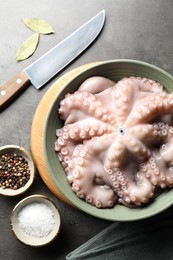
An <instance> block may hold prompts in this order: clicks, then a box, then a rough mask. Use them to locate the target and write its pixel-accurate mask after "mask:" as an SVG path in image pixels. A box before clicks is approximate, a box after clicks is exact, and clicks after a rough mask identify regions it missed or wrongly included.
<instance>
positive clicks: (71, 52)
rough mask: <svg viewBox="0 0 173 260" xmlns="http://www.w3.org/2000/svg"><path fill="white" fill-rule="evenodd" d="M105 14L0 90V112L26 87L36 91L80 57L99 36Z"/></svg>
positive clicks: (101, 13) (75, 32) (92, 20)
mask: <svg viewBox="0 0 173 260" xmlns="http://www.w3.org/2000/svg"><path fill="white" fill-rule="evenodd" d="M104 21H105V10H103V11H101V12H100V13H98V14H97V15H96V16H94V17H93V18H92V19H90V20H89V21H88V22H86V23H85V24H84V25H82V26H81V27H80V28H78V29H77V30H76V31H74V32H73V33H72V34H70V35H69V36H68V37H67V38H65V39H64V40H63V41H61V42H60V43H58V44H57V45H56V46H55V47H53V48H52V49H51V50H49V51H48V52H47V53H45V54H44V55H43V56H41V57H40V58H39V59H37V60H36V61H35V62H33V63H32V64H31V65H29V66H28V67H27V68H25V69H24V70H22V71H20V72H19V73H18V74H17V75H15V76H14V77H13V78H11V79H10V80H9V81H7V83H5V84H4V85H2V86H0V111H1V110H2V109H3V108H4V107H6V105H8V104H9V103H10V101H12V100H13V99H14V98H15V97H16V96H17V94H18V93H19V92H20V91H21V90H23V89H25V88H26V86H27V85H29V84H30V83H31V84H32V85H33V86H34V87H35V88H36V89H39V88H40V87H42V86H43V85H44V84H45V83H46V82H48V81H49V80H50V79H51V78H52V77H54V76H55V75H56V74H57V73H58V72H60V71H61V70H62V69H63V68H65V67H66V66H67V65H68V64H69V63H70V62H72V61H73V60H74V59H75V58H76V57H77V56H78V55H79V54H81V53H82V52H83V51H84V50H85V49H86V48H87V47H88V46H89V45H90V44H91V43H92V42H93V41H94V40H95V39H96V37H97V36H98V35H99V33H100V32H101V30H102V28H103V25H104Z"/></svg>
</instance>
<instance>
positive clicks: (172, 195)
mask: <svg viewBox="0 0 173 260" xmlns="http://www.w3.org/2000/svg"><path fill="white" fill-rule="evenodd" d="M110 63H131V64H136V65H142V66H144V67H146V66H147V67H148V68H151V69H153V70H154V71H156V72H158V73H161V74H162V75H164V76H165V77H166V78H168V79H169V81H172V82H173V76H172V75H171V74H169V73H168V72H166V71H165V70H163V69H161V68H159V67H157V66H156V65H153V64H150V63H147V62H144V61H140V60H133V59H115V60H107V61H101V62H98V63H96V64H93V65H91V67H89V68H87V69H84V70H83V71H82V72H79V73H77V75H75V76H74V77H72V78H71V79H70V80H69V81H68V82H67V83H66V84H64V86H63V87H62V88H61V89H60V90H59V91H58V92H57V94H56V95H55V97H54V99H53V101H52V104H51V105H50V107H49V110H48V112H47V115H46V119H45V123H44V126H43V148H44V158H45V162H46V166H47V168H48V171H49V173H50V177H51V179H52V180H53V182H54V183H55V185H56V186H57V188H58V189H59V190H60V192H61V193H62V194H63V195H64V196H65V197H66V198H67V199H68V200H69V201H70V202H71V203H72V204H73V205H74V206H76V207H77V208H78V209H80V210H82V211H83V212H85V213H87V214H89V215H92V216H95V217H97V218H102V219H106V220H111V221H135V220H140V219H144V218H148V217H151V216H154V215H156V214H158V213H160V212H162V211H163V210H166V209H167V208H169V207H170V206H171V205H172V204H173V189H172V190H171V189H169V190H167V189H166V190H165V191H163V192H162V195H160V196H158V197H157V198H156V199H155V201H158V202H159V203H160V207H159V209H158V208H154V207H153V206H152V205H153V204H154V203H151V204H150V203H149V204H147V205H150V207H151V208H152V212H147V211H146V210H145V209H146V208H147V206H145V207H141V208H127V207H125V208H126V210H125V211H126V215H124V216H123V218H122V216H120V215H121V214H120V215H118V214H117V216H116V217H114V216H107V214H106V212H107V211H108V210H111V209H97V208H95V207H94V206H92V205H90V204H89V207H91V208H92V210H88V203H87V202H85V201H84V203H85V205H84V206H83V204H84V203H79V204H78V203H74V200H73V199H71V197H70V196H69V195H68V194H67V192H66V191H65V190H64V189H63V188H62V187H61V185H59V184H58V181H57V180H56V179H55V176H54V173H53V172H52V168H51V166H50V164H49V162H48V154H47V152H46V148H45V146H46V145H45V144H46V131H47V129H46V128H47V122H48V119H49V116H50V114H51V111H52V109H53V107H54V106H55V103H56V101H57V98H58V96H60V95H61V93H62V92H63V91H64V89H65V88H66V87H67V86H68V85H69V84H70V83H71V82H72V81H73V80H74V78H77V77H80V75H82V74H83V73H85V72H87V71H90V70H92V69H93V68H96V67H100V66H103V65H104V66H105V65H106V64H110ZM167 90H168V91H169V89H167ZM75 196H76V195H75ZM163 196H166V198H167V204H166V205H165V202H164V201H162V197H163ZM76 197H77V196H76ZM78 199H79V200H80V201H82V200H81V199H80V198H78ZM85 206H87V209H86V207H85ZM116 207H124V206H121V205H116V206H115V208H116ZM98 210H99V211H100V212H102V214H100V215H99V216H98V213H97V211H98ZM129 215H131V217H129Z"/></svg>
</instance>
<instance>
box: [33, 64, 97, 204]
mask: <svg viewBox="0 0 173 260" xmlns="http://www.w3.org/2000/svg"><path fill="white" fill-rule="evenodd" d="M94 64H95V63H91V64H86V65H83V66H80V67H78V68H76V69H74V70H72V71H70V72H68V73H67V74H65V75H64V76H62V77H61V78H59V79H58V80H57V81H56V82H55V83H54V84H53V85H52V86H51V87H50V88H49V90H48V91H47V92H46V93H45V95H44V96H43V98H42V99H41V101H40V103H39V105H38V107H37V109H36V112H35V114H34V118H33V121H32V127H31V150H32V155H33V158H34V161H35V163H36V166H37V169H38V172H39V174H40V176H41V178H42V180H43V181H44V183H45V184H46V185H47V187H48V188H49V189H50V190H51V191H52V192H53V193H54V194H55V195H56V196H57V197H58V198H60V199H62V200H63V201H64V202H66V203H68V204H69V205H71V206H73V205H72V204H71V202H69V201H68V200H67V198H66V197H65V196H64V195H63V194H62V193H61V192H60V191H59V190H58V188H57V186H56V185H55V184H54V182H53V180H52V178H51V176H50V173H49V171H48V169H47V166H46V162H45V158H44V152H43V128H44V123H45V118H46V115H47V112H48V110H49V107H50V105H51V103H52V101H53V99H54V97H55V95H56V94H57V92H58V91H59V90H60V89H61V88H62V87H63V86H64V85H65V84H66V83H67V82H68V81H69V80H70V79H71V78H72V77H74V76H75V75H76V74H78V73H80V72H82V71H83V70H84V69H87V68H89V67H91V66H92V65H94Z"/></svg>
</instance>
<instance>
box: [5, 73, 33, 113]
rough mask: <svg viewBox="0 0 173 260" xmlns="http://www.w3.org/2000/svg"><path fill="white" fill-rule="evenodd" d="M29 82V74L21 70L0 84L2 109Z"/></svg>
mask: <svg viewBox="0 0 173 260" xmlns="http://www.w3.org/2000/svg"><path fill="white" fill-rule="evenodd" d="M28 83H29V78H28V76H27V75H26V74H25V73H24V72H23V71H20V72H19V73H18V74H17V75H16V76H14V77H13V78H12V79H10V80H9V81H8V82H7V83H5V84H4V85H3V86H0V111H1V110H2V109H4V108H5V106H6V105H8V104H9V102H10V101H12V99H14V98H15V97H16V96H17V94H19V92H20V91H21V90H22V89H24V88H25V87H26V85H27V84H28Z"/></svg>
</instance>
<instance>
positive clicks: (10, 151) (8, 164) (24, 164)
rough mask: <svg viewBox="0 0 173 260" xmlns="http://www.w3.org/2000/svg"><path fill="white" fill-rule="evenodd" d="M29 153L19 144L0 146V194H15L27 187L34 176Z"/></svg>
mask: <svg viewBox="0 0 173 260" xmlns="http://www.w3.org/2000/svg"><path fill="white" fill-rule="evenodd" d="M35 170H36V169H35V164H34V161H33V158H32V156H31V154H30V153H29V152H28V151H27V150H26V149H24V148H23V147H21V146H17V145H5V146H2V147H0V194H1V195H4V196H16V195H20V194H22V193H24V192H25V191H26V190H28V189H29V187H30V186H31V184H32V183H33V181H34V177H35Z"/></svg>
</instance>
